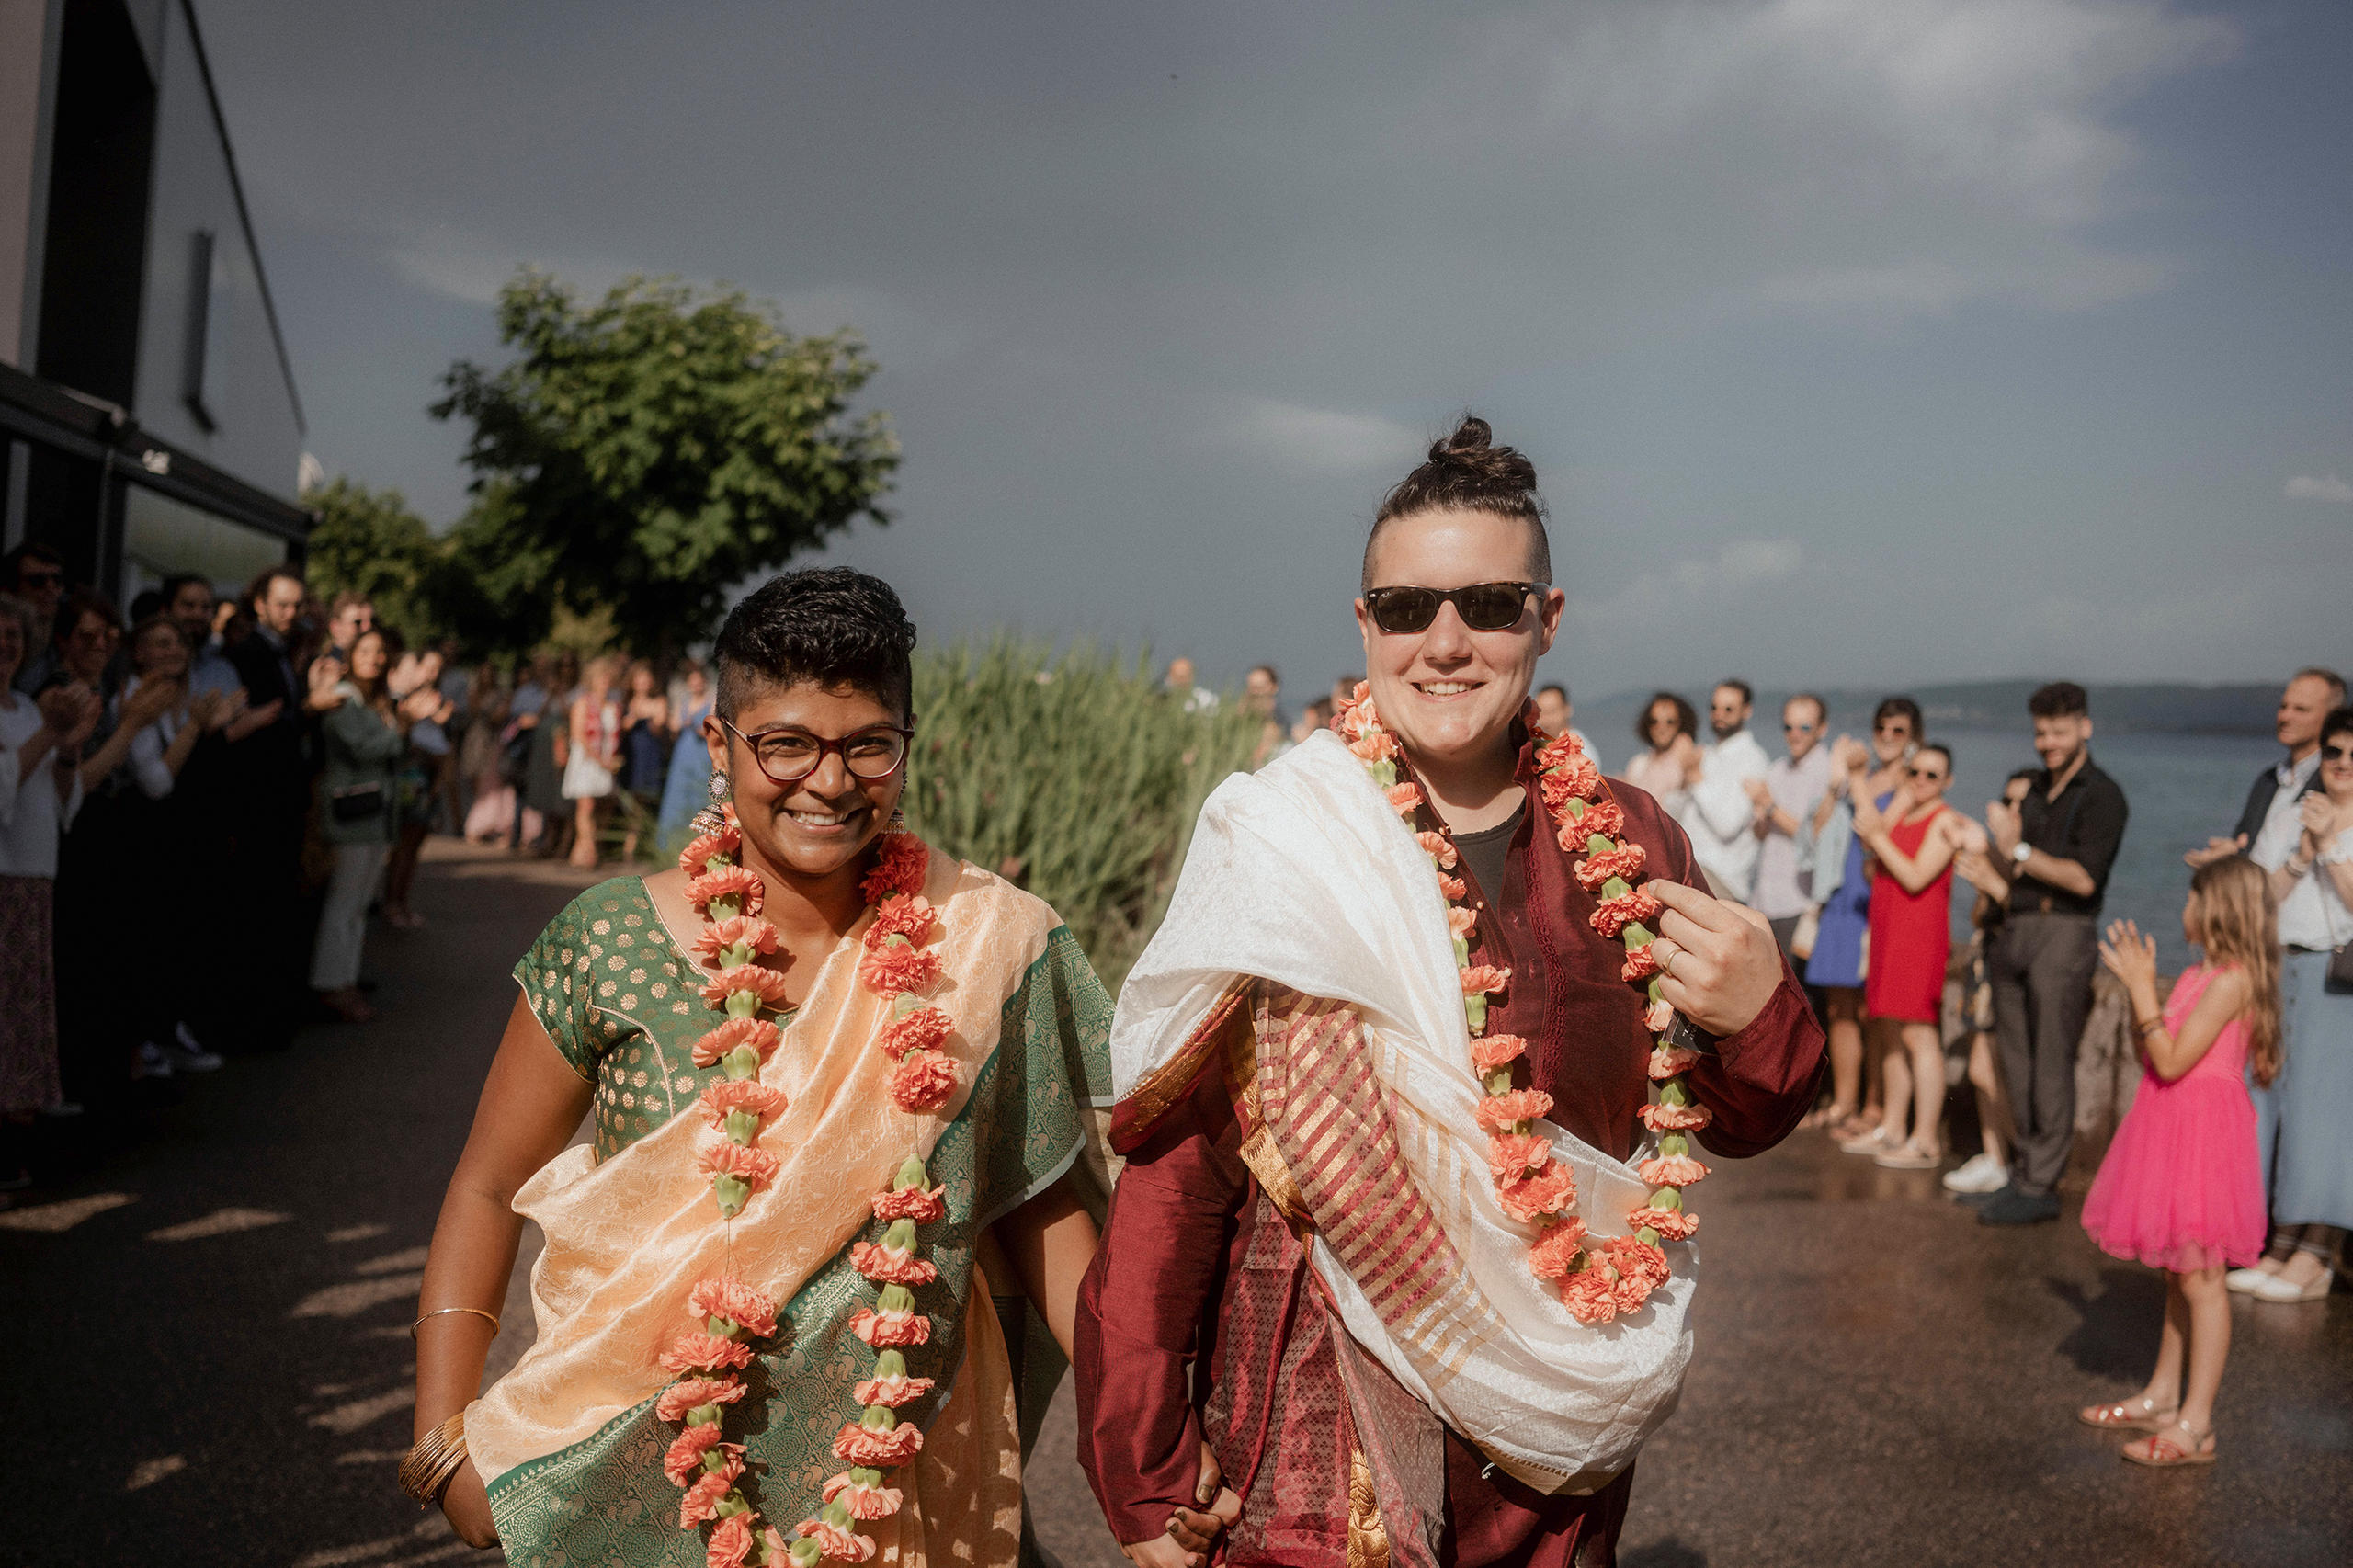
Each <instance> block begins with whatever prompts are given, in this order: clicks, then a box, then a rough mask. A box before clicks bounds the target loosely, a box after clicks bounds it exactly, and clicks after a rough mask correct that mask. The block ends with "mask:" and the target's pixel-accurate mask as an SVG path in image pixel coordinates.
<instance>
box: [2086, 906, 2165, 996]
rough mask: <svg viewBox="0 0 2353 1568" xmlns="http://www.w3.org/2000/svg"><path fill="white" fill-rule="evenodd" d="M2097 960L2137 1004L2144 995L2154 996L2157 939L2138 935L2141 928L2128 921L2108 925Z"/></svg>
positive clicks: (2155, 987)
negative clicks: (2120, 983) (2119, 982)
mask: <svg viewBox="0 0 2353 1568" xmlns="http://www.w3.org/2000/svg"><path fill="white" fill-rule="evenodd" d="M2099 961H2100V962H2101V963H2102V964H2104V965H2106V966H2107V969H2108V972H2109V973H2110V974H2112V975H2114V976H2116V978H2117V979H2119V980H2120V981H2122V982H2123V983H2124V989H2125V990H2126V991H2128V992H2130V993H2131V994H2132V996H2133V999H2134V1001H2135V1002H2136V1003H2137V1002H2138V1001H2139V1000H2140V999H2141V998H2142V997H2143V996H2144V995H2146V996H2150V997H2154V995H2155V994H2156V990H2157V939H2156V938H2155V937H2143V935H2141V927H2140V926H2136V925H2134V924H2133V923H2132V922H2131V921H2130V920H2119V921H2116V922H2114V923H2112V924H2111V925H2110V926H2109V928H2108V939H2107V940H2105V941H2103V942H2102V943H2100V945H2099Z"/></svg>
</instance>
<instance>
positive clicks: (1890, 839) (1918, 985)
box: [1855, 745, 1961, 1170]
mask: <svg viewBox="0 0 2353 1568" xmlns="http://www.w3.org/2000/svg"><path fill="white" fill-rule="evenodd" d="M1951 782H1952V754H1951V753H1950V752H1949V751H1947V750H1946V749H1945V748H1944V747H1942V746H1939V745H1924V746H1922V747H1921V748H1920V749H1919V750H1918V751H1916V752H1914V753H1913V754H1912V760H1911V765H1910V767H1908V769H1907V770H1906V775H1905V778H1904V782H1903V783H1901V784H1899V785H1898V786H1897V787H1896V790H1895V792H1894V794H1893V797H1892V798H1891V799H1890V800H1889V801H1888V802H1887V809H1886V810H1885V811H1883V812H1882V811H1881V810H1880V809H1879V808H1878V807H1876V806H1874V805H1872V804H1871V803H1870V801H1869V800H1868V799H1867V798H1864V797H1858V798H1857V799H1856V801H1855V836H1856V837H1857V838H1859V839H1861V840H1862V841H1863V844H1864V846H1866V847H1867V848H1869V849H1870V853H1871V858H1872V868H1871V948H1870V953H1871V957H1870V972H1869V973H1868V974H1867V975H1866V976H1865V979H1864V983H1863V1006H1864V1007H1865V1009H1866V1010H1867V1011H1868V1012H1869V1014H1870V1025H1869V1026H1868V1027H1869V1028H1870V1029H1871V1030H1872V1032H1873V1033H1874V1034H1875V1035H1876V1036H1877V1039H1878V1046H1879V1051H1880V1053H1881V1073H1882V1074H1883V1076H1884V1080H1885V1083H1886V1098H1885V1101H1884V1103H1885V1105H1886V1112H1885V1115H1884V1119H1882V1120H1881V1122H1880V1129H1879V1142H1880V1143H1881V1149H1880V1151H1879V1153H1878V1154H1877V1156H1876V1157H1875V1163H1877V1164H1879V1165H1886V1166H1889V1167H1890V1168H1892V1169H1895V1170H1934V1169H1935V1168H1936V1167H1937V1166H1938V1165H1941V1164H1943V1162H1944V1148H1943V1145H1942V1142H1940V1140H1939V1136H1938V1124H1939V1123H1940V1122H1941V1121H1942V1120H1943V1119H1944V1103H1945V1057H1944V1042H1943V1040H1942V1039H1941V1038H1940V1036H1939V1033H1938V1028H1937V1025H1938V1019H1939V1018H1940V1017H1942V1016H1943V1012H1944V995H1945V960H1946V959H1947V957H1948V956H1949V954H1950V952H1951V949H1952V915H1951V906H1952V857H1953V851H1954V849H1955V848H1956V847H1957V846H1959V844H1960V842H1961V816H1960V813H1958V812H1955V811H1953V809H1952V808H1951V807H1949V806H1948V805H1946V804H1945V790H1946V787H1947V786H1949V784H1951ZM1907 1102H1909V1105H1908V1108H1909V1109H1910V1110H1911V1112H1912V1133H1911V1136H1910V1137H1909V1138H1906V1137H1905V1136H1904V1111H1905V1109H1906V1108H1907Z"/></svg>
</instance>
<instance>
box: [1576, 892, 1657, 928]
mask: <svg viewBox="0 0 2353 1568" xmlns="http://www.w3.org/2000/svg"><path fill="white" fill-rule="evenodd" d="M1665 907H1666V906H1665V904H1663V903H1659V901H1658V895H1657V894H1656V893H1654V892H1650V891H1649V890H1647V889H1645V888H1629V889H1628V890H1627V891H1626V892H1621V893H1620V894H1619V895H1618V896H1617V897H1616V898H1605V899H1603V900H1602V901H1601V902H1600V903H1597V904H1596V905H1594V908H1593V913H1592V914H1591V915H1587V916H1586V920H1587V922H1588V923H1589V924H1590V925H1591V926H1593V928H1594V929H1595V930H1597V931H1598V932H1600V933H1601V934H1602V935H1603V936H1605V937H1609V938H1610V939H1611V940H1613V941H1614V940H1616V939H1617V937H1618V934H1619V933H1620V932H1621V931H1623V930H1624V929H1625V928H1626V927H1627V926H1631V925H1632V924H1633V923H1634V922H1635V921H1637V920H1655V919H1657V918H1658V912H1659V911H1660V910H1662V909H1664V908H1665Z"/></svg>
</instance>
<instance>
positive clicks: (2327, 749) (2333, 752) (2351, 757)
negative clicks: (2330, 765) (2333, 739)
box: [2320, 746, 2353, 762]
mask: <svg viewBox="0 0 2353 1568" xmlns="http://www.w3.org/2000/svg"><path fill="white" fill-rule="evenodd" d="M2320 759H2321V760H2322V761H2323V762H2353V746H2323V747H2321V748H2320Z"/></svg>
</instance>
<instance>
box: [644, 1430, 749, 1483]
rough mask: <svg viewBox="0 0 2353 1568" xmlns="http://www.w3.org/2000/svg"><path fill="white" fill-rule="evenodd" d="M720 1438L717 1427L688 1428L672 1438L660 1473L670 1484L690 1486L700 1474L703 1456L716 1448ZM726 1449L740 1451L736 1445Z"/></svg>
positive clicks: (731, 1444)
mask: <svg viewBox="0 0 2353 1568" xmlns="http://www.w3.org/2000/svg"><path fill="white" fill-rule="evenodd" d="M721 1437H722V1434H721V1432H720V1430H719V1428H718V1426H689V1427H688V1428H687V1429H686V1430H685V1431H683V1432H681V1433H679V1434H678V1435H677V1437H675V1438H673V1439H672V1440H671V1443H670V1449H669V1451H668V1452H667V1453H665V1454H664V1455H663V1456H662V1473H663V1474H665V1475H666V1476H668V1477H669V1478H670V1484H671V1485H673V1486H687V1485H690V1484H692V1483H693V1482H694V1478H695V1477H696V1476H698V1475H700V1474H701V1473H702V1456H703V1454H704V1453H705V1452H706V1451H708V1450H709V1449H715V1448H718V1447H719V1446H720V1439H721ZM727 1447H729V1448H730V1449H737V1450H738V1451H740V1448H739V1446H738V1445H736V1444H733V1443H730V1444H728V1445H727Z"/></svg>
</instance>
